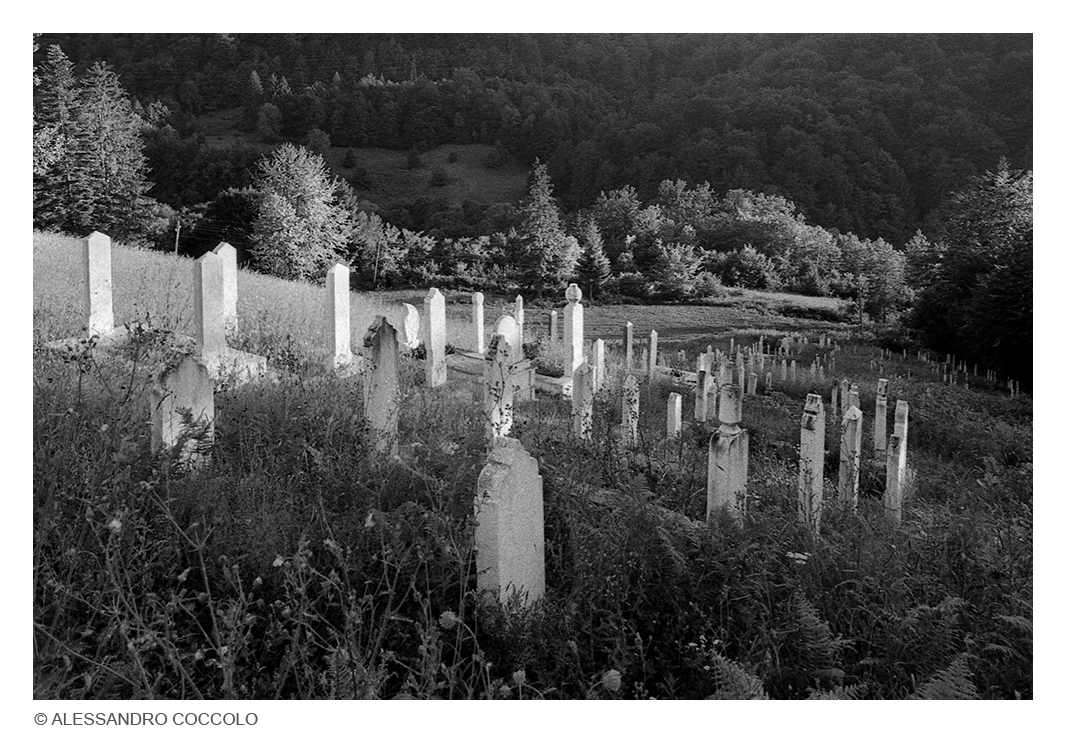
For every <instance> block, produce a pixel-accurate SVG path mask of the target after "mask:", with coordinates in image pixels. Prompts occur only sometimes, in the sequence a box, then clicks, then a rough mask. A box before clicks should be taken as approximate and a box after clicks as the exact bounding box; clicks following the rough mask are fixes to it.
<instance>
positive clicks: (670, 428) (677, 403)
mask: <svg viewBox="0 0 1069 735" xmlns="http://www.w3.org/2000/svg"><path fill="white" fill-rule="evenodd" d="M682 432H683V396H681V395H680V394H678V393H669V394H668V418H667V427H666V433H667V435H668V438H669V439H677V438H679V436H680V434H681V433H682Z"/></svg>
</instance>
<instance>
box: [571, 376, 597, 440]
mask: <svg viewBox="0 0 1069 735" xmlns="http://www.w3.org/2000/svg"><path fill="white" fill-rule="evenodd" d="M572 432H573V433H574V434H575V437H576V438H577V439H579V440H581V441H588V440H590V438H591V437H592V436H593V434H594V368H592V367H591V366H590V365H589V364H587V363H585V362H584V363H581V364H580V365H579V367H577V368H576V369H575V372H574V373H573V374H572Z"/></svg>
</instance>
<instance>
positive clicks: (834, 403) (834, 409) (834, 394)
mask: <svg viewBox="0 0 1069 735" xmlns="http://www.w3.org/2000/svg"><path fill="white" fill-rule="evenodd" d="M840 413H841V412H840V411H839V383H838V381H835V380H833V381H832V382H831V417H832V418H833V419H835V420H838V419H839V414H840Z"/></svg>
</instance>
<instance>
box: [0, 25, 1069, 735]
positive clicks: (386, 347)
mask: <svg viewBox="0 0 1069 735" xmlns="http://www.w3.org/2000/svg"><path fill="white" fill-rule="evenodd" d="M493 7H498V6H493ZM649 10H650V12H655V10H656V9H655V8H652V7H651V8H650V9H649ZM753 10H754V11H758V9H757V8H754V9H753ZM712 17H713V16H712V15H708V14H707V15H703V16H702V22H700V23H699V22H697V20H696V21H695V23H694V26H695V28H694V30H700V31H701V32H688V25H689V24H688V22H687V20H686V19H685V18H684V19H679V22H678V23H675V26H676V27H677V28H678V30H676V31H674V32H642V28H643V25H642V23H641V22H637V21H635V20H634V19H633V20H632V22H631V23H628V24H625V25H626V26H627V27H628V28H630V29H631V30H630V31H628V32H624V31H616V30H611V29H613V28H615V27H617V26H616V25H613V24H609V23H606V24H604V25H603V27H604V28H605V29H606V30H604V31H598V30H596V29H597V28H598V25H597V23H596V22H594V23H591V24H590V25H591V27H590V28H588V29H584V31H583V32H578V31H570V30H560V31H553V32H541V31H539V32H535V31H525V30H524V28H525V26H524V25H523V23H522V22H518V21H517V22H513V23H505V24H504V25H505V27H506V28H507V31H506V30H504V29H503V30H502V31H500V32H499V31H496V30H495V31H485V32H484V31H481V30H479V31H475V30H472V31H465V30H463V29H464V27H465V23H464V22H463V20H460V21H458V22H457V23H455V24H451V25H450V26H449V27H448V31H443V32H434V31H433V28H426V27H425V25H419V24H417V25H418V27H419V29H420V30H419V31H418V32H416V31H411V32H408V31H405V22H404V20H403V19H401V20H400V21H399V22H397V23H393V24H390V26H389V27H390V28H391V29H392V30H390V31H386V30H381V31H380V30H378V29H376V32H355V33H342V32H296V33H294V32H277V31H284V30H285V28H284V27H275V28H273V30H272V32H257V33H194V32H190V33H186V32H171V31H167V32H163V31H164V29H163V28H162V27H160V25H159V24H158V23H157V24H153V27H155V28H159V32H151V33H144V32H132V31H131V32H122V33H116V32H111V33H109V32H88V31H85V32H70V33H50V32H44V31H47V28H48V26H49V25H53V24H54V25H59V26H69V25H71V24H67V23H64V22H63V21H62V18H59V17H57V18H55V19H52V20H49V19H47V18H41V19H38V21H37V25H36V26H35V29H34V32H33V33H32V44H33V94H32V112H33V155H32V159H33V186H32V216H33V237H32V242H33V245H32V350H33V352H32V354H33V359H32V380H33V382H32V421H33V427H32V452H31V454H32V468H33V469H32V541H29V540H28V541H24V542H22V544H23V546H27V545H32V570H33V575H32V576H33V579H32V592H33V594H32V618H33V619H32V649H33V650H32V654H33V659H32V696H33V700H34V705H33V706H34V707H35V711H37V712H38V715H37V717H40V718H42V719H39V720H36V723H37V725H44V726H46V727H59V726H75V725H88V726H129V727H139V728H140V727H156V728H157V729H158V727H159V726H168V727H175V726H197V727H204V726H222V727H242V726H244V727H252V728H253V731H254V732H255V731H257V730H256V729H257V728H258V729H259V731H260V732H264V731H274V730H273V729H272V727H273V725H272V722H271V721H270V720H271V715H270V710H269V709H268V707H269V706H270V705H271V704H273V703H278V702H310V701H313V700H314V701H320V700H391V701H398V700H461V701H471V700H476V701H479V700H482V701H485V700H499V701H521V700H537V701H539V702H551V701H557V700H647V701H649V700H658V701H664V700H673V701H676V700H711V699H712V700H864V701H870V702H871V701H903V700H1031V699H1033V641H1032V629H1033V529H1032V524H1033V504H1032V501H1033V493H1032V488H1033V463H1034V449H1033V410H1032V408H1033V404H1032V397H1033V387H1034V382H1035V381H1034V376H1033V273H1034V271H1035V270H1036V269H1035V268H1034V265H1033V250H1032V229H1033V216H1032V210H1033V186H1032V179H1033V172H1032V169H1033V152H1032V146H1033V73H1034V69H1033V34H1032V32H1031V31H1029V32H1013V25H1012V24H1010V25H1009V26H1007V30H1006V31H998V30H997V29H998V28H999V27H1000V25H999V24H998V23H994V22H993V23H990V24H988V27H989V28H990V29H991V30H988V31H985V32H957V31H953V28H952V27H951V28H947V30H946V32H937V33H930V32H897V31H892V32H872V31H875V30H879V28H878V26H876V25H875V24H873V23H869V24H868V26H869V28H868V30H866V32H834V31H827V32H818V31H805V30H799V31H796V32H792V31H790V30H788V29H778V30H777V32H756V31H752V32H741V31H737V32H736V31H731V32H727V31H723V32H721V31H719V30H718V27H719V26H718V24H716V23H715V22H712V20H711V18H712ZM198 22H199V21H198ZM229 23H230V24H232V25H233V28H234V29H235V30H240V28H241V26H242V23H241V21H240V20H239V19H231V20H230V21H229ZM101 25H102V24H101V23H95V24H92V26H93V27H99V26H101ZM103 25H104V26H105V27H106V24H103ZM187 25H193V26H194V27H195V26H196V25H197V22H191V23H189V24H187ZM202 25H205V26H209V27H211V26H217V25H219V24H218V23H208V22H207V21H205V22H204V23H203V24H202ZM246 25H247V26H249V27H256V26H255V25H254V24H252V23H248V24H246ZM319 25H320V26H325V27H327V28H329V27H330V26H331V24H330V23H329V22H328V21H327V19H325V18H324V19H321V22H319ZM471 25H472V28H479V27H480V26H479V24H471ZM813 25H814V24H807V25H806V26H805V27H806V28H808V27H811V26H813ZM932 25H933V26H938V27H940V28H944V27H946V24H932ZM73 27H75V28H76V27H77V25H74V26H73ZM182 27H184V26H183V25H182V24H179V25H178V26H177V28H178V29H179V30H181V28H182ZM338 27H339V28H342V29H345V28H348V27H351V28H353V29H354V30H357V31H360V30H361V24H359V23H356V22H353V23H348V22H347V23H340V22H339V23H338ZM538 27H539V28H540V27H541V26H538ZM561 27H562V28H564V29H566V28H567V27H566V26H563V25H562V26H561ZM756 27H757V28H759V27H760V26H756ZM816 27H819V24H816ZM705 29H708V31H706V30H705ZM39 31H40V32H39ZM30 35H31V34H30V33H26V34H23V37H20V38H17V39H14V41H13V42H15V43H18V44H24V45H25V47H26V48H28V47H29V45H30V41H31V38H30V37H29V36H30ZM23 53H25V51H23ZM23 73H25V72H23ZM20 134H22V133H20ZM23 186H24V184H23ZM10 278H11V279H12V280H19V281H25V279H21V278H19V277H17V276H14V275H13V274H12V275H11V276H10ZM28 287H29V284H26V288H27V289H28ZM26 301H28V300H24V303H25V302H26ZM1052 313H1054V312H1052ZM1057 333H1058V332H1051V335H1052V336H1053V335H1055V334H1057ZM1048 339H1050V338H1048ZM1055 339H1057V338H1055ZM21 354H25V353H21ZM21 384H25V383H24V382H23V383H21ZM1045 385H1046V386H1047V388H1048V391H1047V392H1050V390H1051V389H1052V388H1053V387H1054V386H1053V385H1049V384H1045ZM19 461H20V462H21V461H23V460H21V459H20V460H19ZM21 625H22V624H21V623H20V627H21ZM21 686H23V687H25V686H26V684H22V685H21ZM86 700H89V701H86ZM146 700H153V701H151V702H150V701H146ZM161 702H170V703H171V704H170V705H168V706H158V705H159V704H160V703H161ZM74 703H77V706H67V705H73V704H74ZM109 705H114V706H109ZM350 706H355V705H350ZM363 706H369V705H363ZM390 706H393V707H395V708H397V711H398V712H402V711H403V712H411V711H412V708H413V707H414V706H416V705H413V704H411V703H410V704H398V705H382V706H380V707H378V708H377V709H376V710H375V712H376V713H377V715H378V716H380V717H381V716H382V715H383V714H385V716H386V717H387V718H389V717H390V715H389V712H390V711H391V710H390V709H389V707H390ZM456 706H459V705H456ZM519 706H520V705H515V706H512V705H510V706H509V709H508V710H507V713H509V714H512V715H513V716H514V717H515V714H516V713H518V712H519V710H517V709H513V707H519ZM527 706H537V707H550V706H551V705H549V704H545V705H543V704H539V705H527ZM593 706H595V705H590V707H593ZM649 706H651V707H652V706H653V705H649ZM713 706H715V707H720V705H703V708H702V709H701V710H693V709H687V710H686V711H687V712H688V713H692V714H695V715H698V714H699V713H702V714H701V716H702V717H711V716H712V713H713V712H715V711H718V710H715V709H713V710H710V709H708V707H713ZM762 706H764V707H771V705H762ZM813 706H821V707H823V709H821V710H820V713H829V714H830V715H831V716H833V717H835V718H836V719H834V722H835V723H836V728H838V727H839V726H840V725H842V726H843V727H847V725H846V724H844V723H843V721H842V720H840V719H838V718H839V717H841V715H839V714H838V713H837V708H839V707H840V705H813ZM919 706H920V705H906V704H903V705H902V706H901V708H896V709H895V712H903V713H909V711H910V709H909V708H910V707H919ZM305 707H306V708H308V707H311V705H305ZM382 707H386V708H387V709H386V710H383V709H382ZM663 707H664V706H663V705H661V710H659V711H660V712H662V713H664V712H666V711H667V710H664V709H663ZM298 711H300V712H307V711H308V710H307V709H305V710H293V712H294V713H296V712H298ZM361 711H364V710H361V709H346V710H345V712H351V713H359V712H361ZM417 711H418V710H417ZM478 711H480V710H479V705H477V704H475V705H468V706H465V708H464V709H463V710H462V712H463V713H464V715H472V714H475V713H476V712H478ZM492 711H493V712H494V713H495V715H498V714H501V713H502V712H503V711H502V710H500V709H496V710H492ZM569 711H572V710H569ZM579 711H580V712H584V710H579ZM594 711H595V710H590V712H591V713H593V712H594ZM596 711H597V712H605V710H604V709H598V710H596ZM623 711H624V710H620V709H615V710H612V712H613V713H614V715H613V717H617V718H619V717H620V716H621V715H620V713H621V712H623ZM627 711H630V710H627ZM748 711H752V712H754V713H755V715H756V716H760V715H761V713H762V712H763V711H764V712H767V711H768V710H767V709H766V710H760V709H757V710H748ZM780 711H781V710H780ZM850 711H852V712H857V710H856V709H854V710H850ZM918 711H919V710H918ZM999 711H1000V712H1001V710H999ZM311 712H312V715H311V717H312V718H313V719H312V720H309V721H308V722H309V723H310V722H312V721H314V718H315V717H316V716H318V714H317V713H319V712H321V710H319V709H315V710H311ZM434 712H435V713H437V715H439V716H445V717H449V716H450V715H451V714H452V715H453V716H457V715H458V714H459V712H461V710H447V711H442V710H439V709H436V710H434ZM31 715H32V713H31ZM304 716H305V715H303V714H302V715H301V717H302V718H303V717H304ZM419 716H420V717H425V716H426V713H425V712H420V714H419ZM590 716H591V715H590V714H585V715H584V719H583V720H582V722H583V723H585V724H583V727H584V729H586V728H589V727H596V726H597V725H596V724H595V721H592V720H590V719H589V717H590ZM658 716H659V717H664V716H665V715H664V714H661V715H658ZM908 716H910V717H912V716H913V715H908ZM23 719H25V720H26V721H25V722H23V723H20V728H21V726H22V725H25V728H24V729H29V728H30V725H29V719H30V715H27V716H26V717H25V718H23ZM519 719H521V720H524V719H526V717H524V716H522V715H521V717H520V718H519ZM659 721H660V720H654V722H655V723H656V722H659ZM295 722H297V723H298V724H297V726H300V725H299V721H295ZM377 722H379V723H380V724H379V725H376V726H375V728H374V729H380V728H382V727H385V728H391V729H390V730H388V731H392V729H393V725H388V724H385V723H383V722H382V721H381V720H378V721H377ZM386 722H390V720H388V719H387V720H386ZM665 722H667V721H665ZM789 723H790V720H786V721H784V722H783V725H784V726H788V724H789ZM274 724H275V725H277V723H274ZM520 724H521V725H523V726H524V727H533V724H532V725H529V724H527V723H523V722H521V723H520ZM715 724H716V723H715V721H713V720H708V721H707V722H706V725H705V726H708V727H712V726H714V725H715ZM883 724H884V723H879V722H878V723H876V725H877V727H883ZM453 726H454V725H450V727H453ZM455 726H456V727H459V726H460V725H459V721H458V722H457V724H456V725H455ZM473 726H474V725H471V724H470V723H469V726H468V727H469V729H470V727H473ZM738 726H744V725H742V724H741V723H738ZM399 727H400V726H399ZM431 727H435V724H434V720H433V719H432V720H430V721H424V724H423V725H421V726H420V727H419V728H414V729H413V731H415V729H429V728H431ZM619 727H621V728H622V729H624V730H625V731H628V725H627V722H626V716H624V718H623V722H621V724H620V725H619ZM853 727H854V729H856V728H859V727H862V725H861V724H860V723H857V724H855V725H854V726H853ZM41 729H42V728H40V727H38V728H37V729H36V731H38V732H39V731H41ZM179 729H181V728H179ZM361 729H362V728H361ZM368 729H372V728H371V727H370V726H369V728H368ZM176 731H178V730H176ZM286 731H291V730H286ZM400 731H401V732H407V731H408V730H407V729H406V728H404V727H400ZM523 731H524V732H526V731H527V730H526V729H525V730H523ZM530 731H531V732H534V730H530ZM823 731H825V732H826V730H823ZM979 731H980V732H983V731H985V730H983V729H981V730H979Z"/></svg>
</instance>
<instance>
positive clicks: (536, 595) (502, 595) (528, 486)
mask: <svg viewBox="0 0 1069 735" xmlns="http://www.w3.org/2000/svg"><path fill="white" fill-rule="evenodd" d="M474 541H475V565H476V570H477V576H476V580H477V581H476V585H477V587H478V589H479V591H480V592H482V593H487V594H489V595H492V596H494V597H496V599H497V600H498V601H499V602H501V603H507V602H508V601H509V600H510V599H511V598H512V597H513V595H519V596H520V597H521V599H522V601H523V604H524V606H530V605H532V604H534V603H535V602H537V601H538V600H540V599H541V598H542V596H543V595H544V594H545V590H546V564H545V543H546V542H545V526H544V509H543V497H542V476H541V475H539V473H538V462H537V460H535V459H534V457H532V456H531V455H530V454H528V453H527V451H526V450H525V449H524V448H523V445H522V444H520V442H519V440H517V439H511V438H509V437H500V438H498V439H495V440H494V445H493V449H492V450H491V451H490V456H489V457H487V461H486V466H485V467H483V469H482V472H480V473H479V480H478V487H477V491H476V494H475V539H474Z"/></svg>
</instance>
